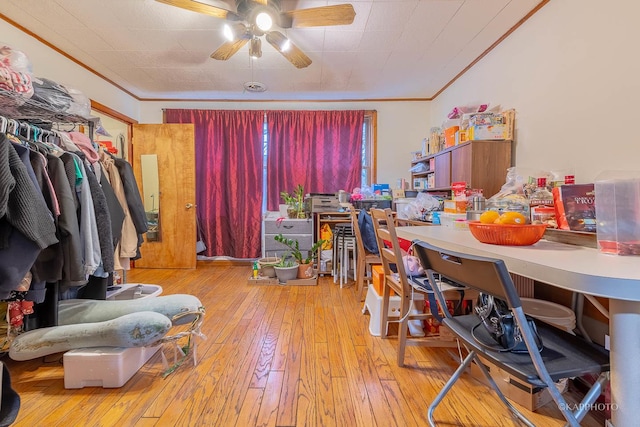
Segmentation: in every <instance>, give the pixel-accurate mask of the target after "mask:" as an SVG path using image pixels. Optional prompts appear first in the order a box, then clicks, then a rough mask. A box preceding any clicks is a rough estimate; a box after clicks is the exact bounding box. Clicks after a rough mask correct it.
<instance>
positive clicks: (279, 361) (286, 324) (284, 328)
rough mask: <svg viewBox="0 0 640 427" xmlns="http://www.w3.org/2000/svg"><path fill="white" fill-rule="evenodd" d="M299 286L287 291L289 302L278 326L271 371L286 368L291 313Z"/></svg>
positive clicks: (291, 324)
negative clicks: (278, 330) (278, 331)
mask: <svg viewBox="0 0 640 427" xmlns="http://www.w3.org/2000/svg"><path fill="white" fill-rule="evenodd" d="M298 288H299V286H293V287H290V288H288V289H289V300H288V301H287V305H286V306H285V308H284V316H283V317H282V323H281V324H280V333H279V334H278V341H277V343H276V351H275V353H274V355H273V362H272V364H271V369H274V370H276V371H282V370H284V369H285V368H286V366H287V357H288V354H289V344H290V342H291V334H292V329H293V320H292V319H293V312H294V311H295V310H294V308H295V303H296V298H297V296H298V292H299V289H298Z"/></svg>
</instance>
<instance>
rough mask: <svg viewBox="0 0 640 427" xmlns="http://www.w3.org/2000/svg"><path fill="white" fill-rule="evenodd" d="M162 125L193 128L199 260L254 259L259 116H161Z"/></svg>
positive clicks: (216, 112) (259, 200)
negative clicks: (202, 243)
mask: <svg viewBox="0 0 640 427" xmlns="http://www.w3.org/2000/svg"><path fill="white" fill-rule="evenodd" d="M165 120H166V122H167V123H193V124H194V125H195V126H194V127H195V152H196V201H197V204H198V207H197V211H198V218H199V219H200V225H201V228H202V231H203V234H204V241H205V244H206V246H207V249H206V251H205V252H204V255H206V256H229V257H234V258H258V257H259V256H260V247H261V241H260V227H261V206H262V184H263V178H262V170H263V169H262V168H263V125H264V112H263V111H220V110H166V111H165ZM194 250H195V248H194Z"/></svg>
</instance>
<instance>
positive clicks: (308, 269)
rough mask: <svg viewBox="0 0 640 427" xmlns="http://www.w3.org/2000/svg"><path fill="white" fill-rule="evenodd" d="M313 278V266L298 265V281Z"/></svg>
mask: <svg viewBox="0 0 640 427" xmlns="http://www.w3.org/2000/svg"><path fill="white" fill-rule="evenodd" d="M311 277H313V264H311V263H309V264H300V265H298V279H310V278H311Z"/></svg>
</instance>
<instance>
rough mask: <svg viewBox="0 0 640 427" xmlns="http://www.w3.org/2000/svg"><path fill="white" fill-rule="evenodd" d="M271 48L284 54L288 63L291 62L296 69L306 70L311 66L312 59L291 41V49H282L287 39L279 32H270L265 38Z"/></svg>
mask: <svg viewBox="0 0 640 427" xmlns="http://www.w3.org/2000/svg"><path fill="white" fill-rule="evenodd" d="M265 38H266V39H267V41H268V42H269V44H270V45H271V46H273V47H274V48H275V49H276V50H277V51H278V52H280V53H281V54H282V56H284V57H285V58H287V61H289V62H291V63H292V64H293V65H295V66H296V68H305V67H308V66H309V65H311V58H309V57H308V56H307V55H305V54H304V52H303V51H301V50H300V48H298V47H297V46H296V45H294V44H293V43H291V41H289V48H288V49H286V50H283V49H282V46H283V45H284V43H285V42H286V41H287V38H286V37H285V36H284V35H283V34H282V33H280V32H278V31H270V32H268V33H267V35H266V36H265Z"/></svg>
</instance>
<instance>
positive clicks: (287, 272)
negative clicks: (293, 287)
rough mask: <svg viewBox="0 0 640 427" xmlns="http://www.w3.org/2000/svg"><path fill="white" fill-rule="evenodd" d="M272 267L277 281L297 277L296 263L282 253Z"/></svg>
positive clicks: (285, 280)
mask: <svg viewBox="0 0 640 427" xmlns="http://www.w3.org/2000/svg"><path fill="white" fill-rule="evenodd" d="M285 255H286V254H285ZM273 269H274V270H275V272H276V277H277V278H278V281H279V282H287V281H288V280H292V279H295V278H296V277H298V263H297V262H296V261H295V260H292V259H289V258H288V257H287V256H284V255H283V256H282V258H281V259H280V262H278V263H277V264H275V265H274V266H273Z"/></svg>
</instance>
